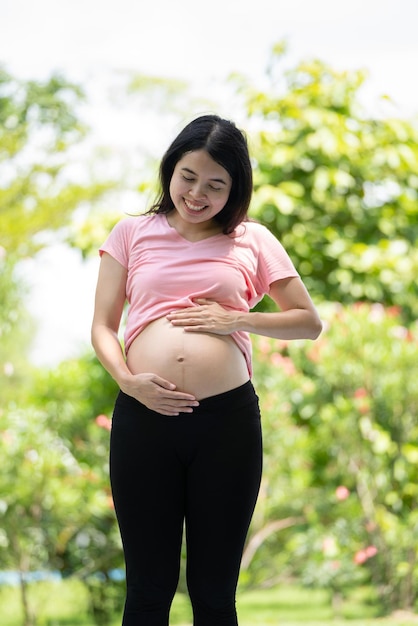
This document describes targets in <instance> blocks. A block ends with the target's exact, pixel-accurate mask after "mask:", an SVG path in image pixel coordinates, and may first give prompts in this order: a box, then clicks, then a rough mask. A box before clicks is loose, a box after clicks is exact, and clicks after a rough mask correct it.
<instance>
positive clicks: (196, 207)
mask: <svg viewBox="0 0 418 626" xmlns="http://www.w3.org/2000/svg"><path fill="white" fill-rule="evenodd" d="M183 200H184V204H185V205H186V207H187V208H188V209H189V211H194V212H195V213H199V211H203V209H206V208H207V206H208V205H207V204H194V203H193V202H190V200H186V199H185V198H183Z"/></svg>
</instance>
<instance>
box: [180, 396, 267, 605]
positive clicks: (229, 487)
mask: <svg viewBox="0 0 418 626" xmlns="http://www.w3.org/2000/svg"><path fill="white" fill-rule="evenodd" d="M255 398H256V397H255ZM261 471H262V437H261V423H260V414H259V409H258V402H257V401H256V399H254V398H253V397H251V396H250V400H249V401H248V402H247V403H246V405H245V406H238V407H236V406H228V405H227V406H225V408H224V409H222V411H219V409H218V410H217V413H216V416H214V426H213V428H211V429H210V430H208V433H207V434H206V437H205V440H204V442H202V444H201V446H200V448H199V451H198V454H197V455H196V458H195V459H194V462H193V464H192V465H191V467H190V469H189V476H188V491H187V512H186V532H187V557H188V578H189V585H191V586H192V588H193V590H194V592H195V593H198V595H199V596H202V595H203V594H206V593H208V590H210V589H211V588H212V591H213V593H215V594H216V593H218V592H219V593H220V595H221V596H222V595H223V594H224V593H226V594H228V593H230V594H232V593H234V592H235V587H236V583H237V580H238V574H239V567H240V562H241V557H242V551H243V547H244V543H245V539H246V535H247V532H248V527H249V524H250V522H251V517H252V514H253V511H254V507H255V504H256V500H257V496H258V491H259V487H260V480H261ZM209 593H210V591H209Z"/></svg>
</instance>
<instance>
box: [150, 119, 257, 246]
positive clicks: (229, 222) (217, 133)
mask: <svg viewBox="0 0 418 626" xmlns="http://www.w3.org/2000/svg"><path fill="white" fill-rule="evenodd" d="M195 150H205V151H206V152H207V153H208V154H209V156H210V157H211V158H212V159H213V160H214V161H216V163H219V165H221V166H222V167H223V168H224V169H225V170H226V171H227V172H228V174H229V175H230V177H231V179H232V187H231V191H230V194H229V198H228V201H227V203H226V204H225V206H224V208H223V209H222V211H220V212H219V213H218V214H217V215H216V216H215V217H214V220H216V221H217V222H218V223H219V224H220V225H221V226H222V232H223V233H224V234H229V233H232V231H233V230H234V228H235V227H236V226H237V225H238V224H240V223H241V222H243V221H244V220H246V219H247V213H248V207H249V205H250V200H251V195H252V191H253V177H252V168H251V162H250V156H249V153H248V145H247V140H246V137H245V135H244V133H243V132H242V131H240V130H239V129H238V128H237V127H236V126H235V124H234V123H233V122H231V121H229V120H225V119H222V118H221V117H218V116H217V115H203V116H201V117H198V118H197V119H195V120H193V121H192V122H190V123H189V124H188V125H187V126H186V127H185V128H184V129H183V130H182V131H181V133H180V134H179V135H178V136H177V137H176V139H174V141H173V142H172V144H171V145H170V147H169V148H168V150H167V151H166V153H165V154H164V156H163V158H162V160H161V164H160V172H159V179H160V185H161V192H160V195H159V197H158V199H157V201H156V202H155V204H153V205H152V207H151V208H150V209H149V211H148V213H170V211H172V210H173V209H174V204H173V202H172V200H171V197H170V182H171V177H172V176H173V172H174V168H175V166H176V164H177V163H178V161H180V159H181V158H182V157H183V155H184V154H186V152H193V151H195Z"/></svg>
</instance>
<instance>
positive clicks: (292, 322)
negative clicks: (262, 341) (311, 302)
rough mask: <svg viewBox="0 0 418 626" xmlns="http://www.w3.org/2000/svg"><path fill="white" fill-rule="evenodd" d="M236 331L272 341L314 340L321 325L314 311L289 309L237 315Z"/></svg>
mask: <svg viewBox="0 0 418 626" xmlns="http://www.w3.org/2000/svg"><path fill="white" fill-rule="evenodd" d="M236 330H244V331H246V332H249V333H253V334H256V335H263V336H265V337H273V338H274V339H284V340H289V339H316V338H317V337H318V336H319V334H320V332H321V330H322V323H321V320H320V319H319V317H318V315H317V313H316V311H315V310H313V311H311V310H309V309H289V310H287V311H282V312H277V313H261V312H250V313H238V314H237V318H236Z"/></svg>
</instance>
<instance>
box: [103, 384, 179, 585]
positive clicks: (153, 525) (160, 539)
mask: <svg viewBox="0 0 418 626" xmlns="http://www.w3.org/2000/svg"><path fill="white" fill-rule="evenodd" d="M173 425H174V424H173ZM165 426H166V427H167V428H165ZM170 426H171V424H170V423H169V422H168V420H165V419H164V418H159V416H158V414H155V413H154V412H153V411H150V410H149V409H147V408H146V407H144V406H143V405H141V404H140V403H138V402H137V401H136V400H134V399H133V398H130V397H129V396H126V395H125V394H120V395H119V397H118V399H117V402H116V405H115V411H114V415H113V422H112V432H111V443H110V478H111V486H112V494H113V500H114V504H115V511H116V515H117V519H118V523H119V527H120V532H121V537H122V543H123V547H124V552H125V560H126V568H127V577H128V579H130V580H131V581H132V579H135V580H139V579H141V578H143V580H144V581H145V580H146V581H149V580H151V579H153V580H154V581H155V582H156V583H157V584H161V585H164V586H165V585H166V584H167V581H169V584H170V585H173V584H174V582H173V580H174V579H176V578H177V577H178V565H179V559H180V551H181V541H182V534H183V519H184V489H185V473H184V468H183V467H182V466H181V464H180V463H179V462H178V458H177V455H176V450H175V446H174V442H173V438H172V434H171V433H170V432H168V431H167V429H170ZM141 572H142V573H141Z"/></svg>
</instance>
